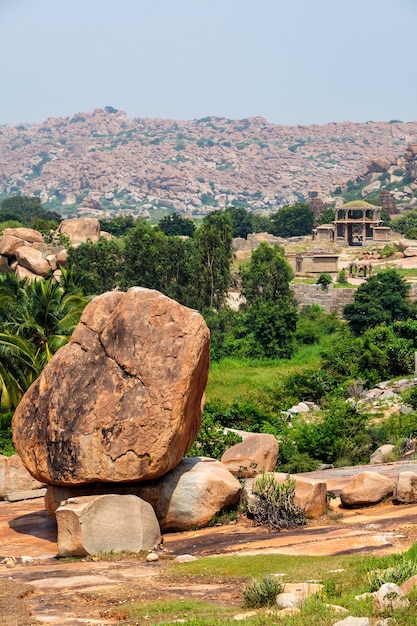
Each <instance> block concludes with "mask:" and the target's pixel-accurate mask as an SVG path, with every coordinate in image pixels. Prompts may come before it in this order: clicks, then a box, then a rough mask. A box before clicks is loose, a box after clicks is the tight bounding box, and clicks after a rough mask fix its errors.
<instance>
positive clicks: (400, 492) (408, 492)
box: [393, 472, 417, 504]
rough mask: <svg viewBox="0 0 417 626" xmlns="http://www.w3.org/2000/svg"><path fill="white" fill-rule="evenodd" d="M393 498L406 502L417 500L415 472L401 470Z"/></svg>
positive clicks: (416, 476)
mask: <svg viewBox="0 0 417 626" xmlns="http://www.w3.org/2000/svg"><path fill="white" fill-rule="evenodd" d="M393 500H394V501H395V502H403V503H405V504H411V503H414V502H417V474H416V473H415V472H401V473H400V474H399V476H398V479H397V484H396V485H395V490H394V496H393Z"/></svg>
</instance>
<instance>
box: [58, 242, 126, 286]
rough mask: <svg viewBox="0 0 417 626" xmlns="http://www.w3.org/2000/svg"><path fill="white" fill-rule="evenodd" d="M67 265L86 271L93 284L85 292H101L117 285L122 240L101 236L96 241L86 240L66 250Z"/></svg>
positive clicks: (121, 266) (121, 256)
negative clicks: (76, 246)
mask: <svg viewBox="0 0 417 626" xmlns="http://www.w3.org/2000/svg"><path fill="white" fill-rule="evenodd" d="M68 265H70V266H74V268H75V269H76V271H78V272H86V273H88V274H89V275H90V276H91V277H92V279H93V281H94V284H95V287H94V285H93V284H91V285H90V287H89V289H88V291H87V292H86V293H89V294H90V293H91V292H93V293H103V292H105V291H110V290H111V289H114V288H115V287H118V286H119V284H120V280H121V274H122V270H124V262H123V241H122V240H118V239H105V238H104V237H101V238H100V240H99V241H98V242H97V243H93V242H91V241H87V242H86V243H82V244H81V245H80V246H78V248H70V249H69V251H68Z"/></svg>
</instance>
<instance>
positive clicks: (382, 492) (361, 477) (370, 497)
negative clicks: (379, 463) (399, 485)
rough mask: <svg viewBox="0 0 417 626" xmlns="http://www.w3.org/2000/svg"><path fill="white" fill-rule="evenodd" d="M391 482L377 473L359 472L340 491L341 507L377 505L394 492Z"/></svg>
mask: <svg viewBox="0 0 417 626" xmlns="http://www.w3.org/2000/svg"><path fill="white" fill-rule="evenodd" d="M394 486H395V485H394V483H393V481H392V480H390V479H389V478H387V477H386V476H383V475H382V474H378V473H377V472H361V473H360V474H357V475H356V476H354V478H352V479H351V480H350V481H349V482H348V483H347V484H346V485H345V486H344V487H343V489H342V490H341V492H340V500H341V503H342V505H343V506H347V507H358V506H371V505H372V504H378V502H381V501H382V500H383V499H384V498H387V497H388V496H391V495H392V493H393V491H394Z"/></svg>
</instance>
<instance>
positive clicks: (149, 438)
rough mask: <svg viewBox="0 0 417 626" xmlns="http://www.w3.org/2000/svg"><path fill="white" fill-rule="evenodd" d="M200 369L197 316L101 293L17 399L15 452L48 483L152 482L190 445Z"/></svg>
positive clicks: (202, 347)
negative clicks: (33, 380) (38, 374)
mask: <svg viewBox="0 0 417 626" xmlns="http://www.w3.org/2000/svg"><path fill="white" fill-rule="evenodd" d="M208 366H209V330H208V328H207V325H206V323H205V321H204V319H203V317H202V316H201V315H200V314H199V313H197V312H196V311H192V310H191V309H188V308H186V307H184V306H182V305H180V304H178V303H177V302H175V301H174V300H171V299H170V298H167V297H166V296H164V295H162V294H161V293H159V292H158V291H154V290H150V289H143V288H140V287H133V288H131V289H129V291H128V292H126V293H121V292H109V293H105V294H102V295H101V296H98V297H96V298H94V299H93V300H92V301H91V302H90V303H89V304H88V305H87V307H86V308H85V310H84V312H83V315H82V317H81V321H80V323H79V325H78V326H77V328H76V330H75V332H74V333H73V335H72V337H71V340H70V342H69V343H68V344H67V345H65V346H63V347H62V348H61V349H60V350H58V352H57V353H56V354H55V355H54V356H53V358H52V359H51V361H50V362H49V363H48V364H47V366H46V367H45V368H44V370H43V372H42V374H41V375H40V376H39V378H38V379H37V380H36V382H35V383H34V384H33V385H32V386H31V387H30V389H29V390H28V391H27V392H26V394H25V395H24V396H23V398H22V400H21V402H20V404H19V407H18V409H17V410H16V412H15V414H14V417H13V421H12V428H13V437H14V443H15V447H16V450H17V451H18V453H19V454H20V456H21V458H22V460H23V463H24V465H25V466H26V467H27V469H28V470H29V472H30V473H31V474H32V476H34V477H35V478H36V479H37V480H40V481H41V482H46V483H48V484H54V485H77V484H82V483H91V482H96V481H98V482H100V481H103V482H106V481H109V482H119V481H123V482H124V481H136V480H150V479H154V478H159V477H160V476H162V475H163V474H165V473H166V472H168V471H169V470H171V469H173V468H174V467H176V465H178V463H179V462H180V461H181V459H182V457H183V455H184V454H185V452H186V451H187V450H188V449H189V448H190V447H191V445H192V443H193V441H194V440H195V437H196V435H197V432H198V429H199V427H200V421H201V411H202V400H203V397H204V390H205V386H206V382H207V375H208ZM75 390H76V392H75Z"/></svg>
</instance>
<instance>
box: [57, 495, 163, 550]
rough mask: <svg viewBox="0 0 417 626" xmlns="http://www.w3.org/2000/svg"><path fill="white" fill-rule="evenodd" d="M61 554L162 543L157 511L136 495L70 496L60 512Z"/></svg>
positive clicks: (59, 545)
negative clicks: (71, 497) (156, 515)
mask: <svg viewBox="0 0 417 626" xmlns="http://www.w3.org/2000/svg"><path fill="white" fill-rule="evenodd" d="M56 519H57V523H58V556H61V557H66V556H87V555H90V554H100V553H101V552H110V551H112V552H122V551H123V550H128V551H130V552H140V551H141V550H150V549H152V548H153V547H154V546H155V545H157V544H159V543H160V542H161V532H160V529H159V524H158V520H157V519H156V517H155V513H154V511H153V509H152V507H151V506H150V504H148V503H147V502H144V501H143V500H141V499H140V498H138V497H136V496H132V495H125V496H120V495H116V494H108V495H103V496H83V497H79V498H73V499H69V500H67V501H65V502H63V503H62V504H61V506H60V507H59V508H58V509H57V511H56Z"/></svg>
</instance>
